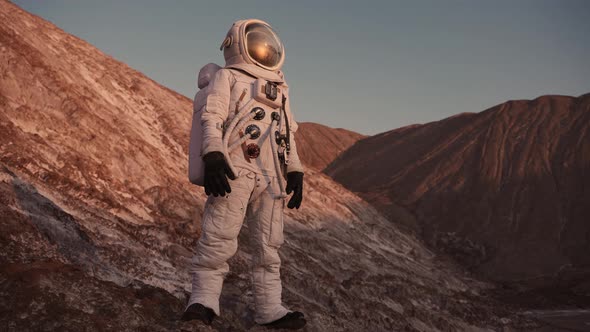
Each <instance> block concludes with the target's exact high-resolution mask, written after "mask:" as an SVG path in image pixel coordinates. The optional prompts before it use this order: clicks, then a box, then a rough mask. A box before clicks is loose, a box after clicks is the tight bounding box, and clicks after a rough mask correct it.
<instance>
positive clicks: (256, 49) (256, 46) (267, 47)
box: [244, 23, 283, 69]
mask: <svg viewBox="0 0 590 332" xmlns="http://www.w3.org/2000/svg"><path fill="white" fill-rule="evenodd" d="M244 35H245V41H246V45H245V46H246V51H247V52H248V56H249V57H250V59H252V60H253V61H255V62H257V63H258V64H260V65H262V66H263V67H265V68H267V69H275V67H276V66H278V65H279V64H280V63H281V60H282V58H283V44H282V43H281V40H280V39H279V37H278V36H277V34H276V33H275V32H274V31H272V29H271V27H270V26H268V25H266V24H262V23H251V24H249V25H248V26H246V29H245V31H244Z"/></svg>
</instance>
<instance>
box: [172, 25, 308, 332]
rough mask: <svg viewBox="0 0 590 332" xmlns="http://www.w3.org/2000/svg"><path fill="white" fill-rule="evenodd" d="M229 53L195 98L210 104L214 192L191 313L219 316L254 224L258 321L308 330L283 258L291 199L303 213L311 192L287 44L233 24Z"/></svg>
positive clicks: (208, 168)
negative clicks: (286, 291)
mask: <svg viewBox="0 0 590 332" xmlns="http://www.w3.org/2000/svg"><path fill="white" fill-rule="evenodd" d="M221 49H223V55H224V58H225V61H226V65H225V67H224V68H218V69H217V70H214V71H213V72H214V74H213V75H211V77H210V82H208V85H207V87H206V88H203V89H201V91H204V92H203V94H202V95H201V97H199V94H197V97H196V98H195V104H196V106H195V109H199V108H202V114H201V117H200V125H201V126H202V143H201V146H200V149H201V155H202V161H203V163H204V187H205V192H206V194H207V195H208V198H207V201H206V203H205V210H204V213H203V218H202V233H201V237H200V238H199V241H198V243H197V250H196V253H195V255H194V257H193V260H192V264H191V275H192V293H191V297H190V299H189V303H188V305H187V307H186V309H185V312H184V314H183V316H182V319H183V320H193V319H199V320H201V321H203V322H204V323H205V324H211V322H212V321H213V319H214V318H215V317H216V316H218V315H219V296H220V294H221V288H222V284H223V279H224V277H225V275H226V274H227V273H228V272H229V266H228V264H227V260H228V259H229V258H230V257H232V256H233V255H234V254H235V253H236V251H237V246H238V241H237V238H238V234H239V232H240V229H241V227H242V223H243V221H244V220H246V222H247V223H248V227H249V230H250V234H251V236H252V239H251V243H252V244H253V247H252V252H253V255H252V262H251V264H252V266H251V276H252V283H253V286H254V292H253V293H254V302H255V317H254V319H255V321H256V323H258V324H260V325H264V326H267V327H270V328H288V329H299V328H302V327H303V326H304V325H305V324H306V320H305V318H304V315H303V313H301V312H298V311H292V310H289V309H287V308H286V307H285V306H284V305H283V303H282V300H281V291H282V286H281V279H280V273H279V269H280V264H281V261H280V258H279V255H278V249H279V248H280V246H281V245H282V244H283V241H284V238H283V210H284V207H285V203H286V197H288V196H287V195H288V194H290V193H293V195H292V197H291V198H290V199H289V202H288V203H287V207H288V208H290V209H293V208H297V209H299V207H300V205H301V201H302V198H303V194H302V190H303V167H302V165H301V162H300V160H299V157H298V154H297V146H296V143H295V138H294V134H295V132H296V131H297V127H298V125H297V123H296V122H295V120H294V118H293V115H292V114H291V110H290V104H289V87H288V85H287V83H286V81H285V79H284V76H283V73H282V72H281V70H280V69H281V66H282V65H283V62H284V59H285V52H284V47H283V44H282V43H281V41H280V39H279V38H278V36H277V34H276V33H275V32H274V31H273V29H272V28H271V27H270V25H269V24H267V23H266V22H264V21H261V20H256V19H249V20H241V21H237V22H235V23H234V24H233V25H232V27H231V29H230V30H229V32H228V33H227V36H226V38H225V40H224V41H223V43H222V45H221ZM213 66H215V65H213ZM204 69H205V68H204ZM213 72H212V73H213ZM204 76H207V75H204ZM199 80H201V78H199ZM199 84H200V86H201V82H200V83H199ZM285 180H286V186H285V183H284V182H285Z"/></svg>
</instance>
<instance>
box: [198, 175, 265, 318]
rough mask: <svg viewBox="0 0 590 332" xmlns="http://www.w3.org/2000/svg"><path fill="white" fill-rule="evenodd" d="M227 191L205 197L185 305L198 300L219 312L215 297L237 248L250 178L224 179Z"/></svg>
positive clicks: (249, 193) (216, 297) (252, 186)
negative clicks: (227, 182)
mask: <svg viewBox="0 0 590 332" xmlns="http://www.w3.org/2000/svg"><path fill="white" fill-rule="evenodd" d="M228 181H229V183H230V186H231V188H232V192H231V193H230V194H227V195H225V197H223V196H218V197H215V196H213V195H211V196H209V197H208V198H207V202H206V203H205V211H204V213H203V219H202V227H201V237H200V238H199V241H198V243H197V252H196V253H195V255H194V257H193V259H192V264H191V275H192V293H191V297H190V299H189V303H188V305H187V308H188V306H190V305H191V304H193V303H200V304H202V305H204V306H206V307H209V308H211V309H213V311H214V312H215V314H217V315H219V296H220V294H221V288H222V286H223V279H224V278H225V275H226V274H227V273H228V272H229V265H228V264H227V260H228V259H230V258H231V257H232V256H233V255H234V254H235V253H236V251H237V248H238V240H237V239H238V234H239V232H240V229H241V227H242V223H243V221H244V216H245V213H246V208H247V206H248V201H249V199H250V195H251V193H252V190H253V188H254V179H253V178H252V177H247V176H240V177H238V178H237V179H236V180H230V179H228Z"/></svg>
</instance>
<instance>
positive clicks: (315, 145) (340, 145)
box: [295, 122, 367, 170]
mask: <svg viewBox="0 0 590 332" xmlns="http://www.w3.org/2000/svg"><path fill="white" fill-rule="evenodd" d="M365 137H367V136H365V135H362V134H359V133H355V132H354V131H350V130H346V129H342V128H330V127H327V126H324V125H321V124H318V123H312V122H301V123H299V129H298V130H297V133H296V134H295V140H296V141H297V145H298V146H302V147H304V149H301V150H300V151H298V152H299V157H300V159H301V161H303V162H304V163H305V165H306V166H308V167H311V168H314V169H316V170H322V169H324V168H325V167H326V166H328V164H329V163H331V162H332V160H334V158H336V157H337V156H338V155H339V154H340V153H342V152H343V151H345V150H346V149H348V148H349V147H350V146H351V145H353V144H354V143H355V142H356V141H358V140H360V139H363V138H365Z"/></svg>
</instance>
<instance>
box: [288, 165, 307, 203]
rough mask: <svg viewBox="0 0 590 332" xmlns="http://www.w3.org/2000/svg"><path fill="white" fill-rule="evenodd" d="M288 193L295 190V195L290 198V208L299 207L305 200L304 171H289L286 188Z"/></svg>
mask: <svg viewBox="0 0 590 332" xmlns="http://www.w3.org/2000/svg"><path fill="white" fill-rule="evenodd" d="M285 190H286V192H287V194H290V193H291V192H293V196H292V197H291V199H290V200H289V203H288V204H287V207H288V208H289V209H292V208H297V209H299V207H300V206H301V201H302V200H303V173H301V172H289V173H287V188H285Z"/></svg>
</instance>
